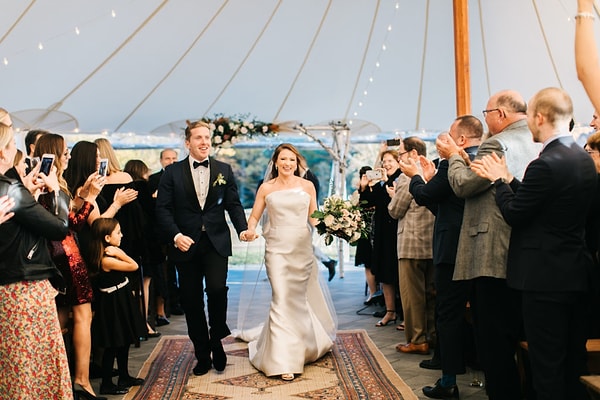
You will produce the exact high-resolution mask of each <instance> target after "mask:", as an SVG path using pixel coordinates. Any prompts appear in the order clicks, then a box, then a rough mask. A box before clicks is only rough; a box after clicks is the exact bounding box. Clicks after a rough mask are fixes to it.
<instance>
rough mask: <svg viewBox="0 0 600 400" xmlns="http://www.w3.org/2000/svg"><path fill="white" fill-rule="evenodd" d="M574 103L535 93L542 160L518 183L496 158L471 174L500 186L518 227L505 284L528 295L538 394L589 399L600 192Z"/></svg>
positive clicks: (531, 119)
mask: <svg viewBox="0 0 600 400" xmlns="http://www.w3.org/2000/svg"><path fill="white" fill-rule="evenodd" d="M572 115H573V103H572V101H571V98H570V97H569V95H568V94H567V93H566V92H565V91H564V90H562V89H559V88H546V89H543V90H541V91H539V92H538V93H536V94H535V95H534V96H533V98H532V99H531V100H530V101H529V106H528V108H527V125H528V126H529V129H530V131H531V134H532V136H533V140H534V141H535V142H538V143H542V144H543V149H542V151H541V153H540V155H539V157H538V158H537V159H535V160H533V161H532V162H531V163H530V164H529V166H528V167H527V169H526V171H525V175H524V177H523V181H522V182H519V181H518V179H515V178H513V176H511V174H510V173H509V172H508V171H507V169H506V167H505V162H504V159H501V158H500V157H498V155H496V154H493V155H490V156H486V157H484V158H482V159H481V160H477V161H474V163H473V165H472V167H471V168H472V169H473V170H474V171H475V172H476V173H477V174H478V175H480V176H482V177H484V178H487V179H489V180H490V181H492V182H494V186H495V187H496V203H497V204H498V208H499V209H500V212H501V213H502V216H503V217H504V219H505V220H506V222H507V223H508V224H509V225H510V226H511V227H512V234H511V238H510V245H509V251H508V263H507V278H506V279H507V283H508V285H509V287H511V288H513V289H517V290H519V291H520V293H521V294H522V312H523V323H524V328H525V335H526V339H527V342H528V345H529V358H530V361H531V371H532V378H533V387H534V389H535V391H536V393H537V398H540V399H567V398H568V399H585V398H588V397H587V394H586V391H585V388H584V387H583V385H582V384H581V382H580V381H579V377H580V376H581V375H584V374H586V372H587V367H586V357H587V356H586V347H585V346H586V309H587V308H586V305H587V294H588V290H589V285H590V280H589V273H590V269H591V266H592V259H591V256H590V254H589V253H588V250H587V248H586V244H585V223H586V216H587V212H588V209H589V207H590V204H591V200H592V198H593V194H594V192H595V189H596V169H595V167H594V162H593V161H592V159H591V157H590V156H589V155H588V154H587V153H586V152H585V151H584V150H583V149H582V148H581V147H580V146H579V145H577V144H576V143H575V141H574V140H573V137H572V136H571V134H570V133H569V122H570V120H571V118H572Z"/></svg>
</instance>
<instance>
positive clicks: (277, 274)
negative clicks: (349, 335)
mask: <svg viewBox="0 0 600 400" xmlns="http://www.w3.org/2000/svg"><path fill="white" fill-rule="evenodd" d="M301 158H302V156H301V155H300V153H299V152H298V150H296V148H295V147H294V146H292V145H291V144H288V143H283V144H281V145H279V146H278V147H277V148H276V149H275V152H274V153H273V157H272V159H271V165H272V166H271V171H270V175H269V176H271V177H273V179H270V180H265V182H264V183H263V184H262V185H261V186H260V187H259V189H258V192H257V194H256V200H255V203H254V207H253V208H252V213H251V215H250V217H249V219H248V230H246V231H244V232H242V233H241V234H240V239H241V240H244V241H251V240H254V239H256V238H257V237H258V235H257V233H256V227H257V225H258V221H259V220H260V217H261V215H262V213H263V211H264V210H265V208H266V210H267V214H268V221H269V222H268V227H265V226H263V236H264V237H265V240H266V248H265V266H266V270H267V276H268V278H269V282H270V283H271V291H272V295H271V304H270V308H269V315H268V318H267V320H266V322H265V323H264V326H263V328H262V330H261V331H260V334H259V335H258V338H249V343H248V350H249V358H250V362H251V363H252V365H254V367H255V368H257V369H258V370H260V371H262V372H263V373H264V374H265V375H267V376H277V375H280V376H281V378H282V379H283V380H293V379H294V374H301V373H302V372H303V370H304V365H305V364H307V363H311V362H313V361H316V360H318V359H319V358H321V357H322V356H323V355H325V354H326V353H327V352H328V351H329V350H330V349H331V347H332V346H333V340H334V338H335V317H334V315H333V310H332V309H331V310H330V307H329V306H328V305H327V301H326V296H325V294H324V293H323V290H322V289H321V287H320V286H319V282H318V267H317V263H316V259H315V257H314V255H313V248H312V240H311V236H312V231H311V229H310V227H309V225H308V222H310V223H311V224H312V225H313V226H314V225H315V224H316V222H317V221H316V220H315V219H313V218H310V215H311V214H312V213H313V212H314V211H315V210H316V209H317V201H316V194H315V193H316V192H315V188H314V186H313V184H312V183H311V182H310V181H308V180H306V179H304V178H301V177H300V175H301V172H300V171H301V169H300V168H301V167H300V165H299V162H298V161H299V160H300V159H301Z"/></svg>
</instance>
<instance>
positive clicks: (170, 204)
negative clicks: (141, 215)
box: [156, 121, 248, 375]
mask: <svg viewBox="0 0 600 400" xmlns="http://www.w3.org/2000/svg"><path fill="white" fill-rule="evenodd" d="M185 145H186V147H187V148H188V150H189V156H188V157H186V158H185V159H184V160H182V161H179V162H177V163H174V164H172V165H170V166H169V167H167V168H166V169H165V172H164V173H163V176H162V178H161V180H160V184H159V187H158V198H157V202H156V216H157V220H158V227H159V229H160V232H161V234H162V235H163V236H164V237H165V238H166V240H168V241H170V243H172V245H171V246H169V248H170V252H169V258H170V260H171V261H173V262H174V263H175V265H176V266H177V271H178V272H179V283H180V292H181V302H182V306H183V310H184V311H185V318H186V322H187V325H188V335H189V337H190V339H191V340H192V342H193V344H194V352H195V355H196V358H197V359H198V363H197V365H196V366H195V367H194V370H193V372H194V374H195V375H204V374H206V373H207V372H208V371H209V370H210V368H211V364H212V365H213V366H214V367H215V369H216V370H217V371H223V370H224V369H225V365H226V364H227V357H226V355H225V352H224V351H223V346H222V344H221V339H222V338H224V337H226V336H227V335H229V334H230V331H229V328H228V327H227V290H228V287H227V286H226V280H227V261H228V257H229V256H230V255H231V233H230V230H229V226H228V225H227V222H226V220H225V211H227V213H228V214H229V217H230V219H231V222H232V224H233V226H234V227H235V230H236V231H237V233H238V236H239V234H240V233H241V232H242V231H244V230H246V229H248V225H247V223H246V215H245V213H244V208H243V207H242V204H241V202H240V197H239V194H238V188H237V185H236V182H235V178H234V176H233V171H232V169H231V166H229V165H228V164H225V163H223V162H221V161H217V160H215V159H212V158H209V157H208V156H209V153H210V151H211V132H210V128H209V126H208V124H206V123H204V122H202V121H197V122H193V123H190V122H188V127H187V128H186V129H185ZM204 292H206V298H207V301H206V305H207V309H208V323H207V321H206V316H205V312H204ZM209 325H210V329H209ZM211 358H212V359H211Z"/></svg>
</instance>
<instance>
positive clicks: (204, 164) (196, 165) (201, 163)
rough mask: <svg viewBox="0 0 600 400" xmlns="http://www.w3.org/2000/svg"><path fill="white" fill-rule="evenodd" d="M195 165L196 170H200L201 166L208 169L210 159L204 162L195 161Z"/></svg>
mask: <svg viewBox="0 0 600 400" xmlns="http://www.w3.org/2000/svg"><path fill="white" fill-rule="evenodd" d="M193 165H194V169H196V168H198V167H199V166H201V165H202V166H203V167H205V168H208V158H207V159H206V160H204V161H202V162H198V161H194V164H193Z"/></svg>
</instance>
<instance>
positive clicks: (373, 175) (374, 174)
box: [366, 169, 383, 181]
mask: <svg viewBox="0 0 600 400" xmlns="http://www.w3.org/2000/svg"><path fill="white" fill-rule="evenodd" d="M366 175H367V179H368V180H370V181H372V180H374V179H381V178H383V174H382V173H381V171H380V170H378V169H371V170H369V171H367V172H366Z"/></svg>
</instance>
